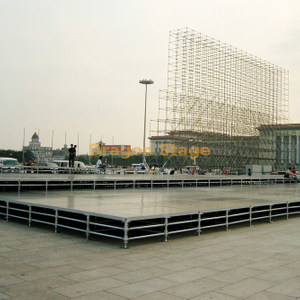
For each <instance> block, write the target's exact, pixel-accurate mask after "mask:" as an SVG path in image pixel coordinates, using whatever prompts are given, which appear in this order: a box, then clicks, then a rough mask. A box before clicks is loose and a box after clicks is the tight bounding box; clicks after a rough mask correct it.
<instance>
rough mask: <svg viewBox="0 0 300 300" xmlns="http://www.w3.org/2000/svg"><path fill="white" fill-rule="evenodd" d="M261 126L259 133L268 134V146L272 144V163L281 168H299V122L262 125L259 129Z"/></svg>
mask: <svg viewBox="0 0 300 300" xmlns="http://www.w3.org/2000/svg"><path fill="white" fill-rule="evenodd" d="M262 127H263V130H262V131H261V134H262V135H266V136H269V139H270V146H271V143H273V144H274V147H273V148H274V153H273V159H274V164H275V165H277V166H280V167H281V168H288V167H293V166H295V167H298V169H299V170H300V124H299V123H289V124H280V125H264V126H261V128H260V129H262ZM261 140H266V139H265V138H262V139H261ZM261 156H263V153H261Z"/></svg>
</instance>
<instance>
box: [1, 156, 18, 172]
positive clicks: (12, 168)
mask: <svg viewBox="0 0 300 300" xmlns="http://www.w3.org/2000/svg"><path fill="white" fill-rule="evenodd" d="M0 169H1V173H2V172H5V173H20V170H21V165H20V164H19V162H18V160H17V159H15V158H10V157H0Z"/></svg>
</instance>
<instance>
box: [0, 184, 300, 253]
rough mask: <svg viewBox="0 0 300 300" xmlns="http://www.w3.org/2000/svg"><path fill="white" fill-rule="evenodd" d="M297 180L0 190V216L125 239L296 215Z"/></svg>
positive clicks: (298, 203) (299, 199) (298, 199)
mask: <svg viewBox="0 0 300 300" xmlns="http://www.w3.org/2000/svg"><path fill="white" fill-rule="evenodd" d="M299 196H300V189H299V188H298V184H296V183H290V184H278V185H276V184H272V185H232V186H231V185H230V186H219V187H189V188H165V189H149V188H139V189H120V190H119V189H117V190H73V191H68V190H61V191H48V192H43V191H23V192H19V193H18V192H10V193H0V216H3V217H4V218H6V219H7V220H10V219H14V218H18V219H23V220H25V221H27V222H29V225H35V224H37V223H44V224H49V225H51V226H54V228H55V231H57V230H58V229H59V228H69V229H73V230H77V231H81V232H83V233H84V234H85V235H86V237H87V238H89V237H90V235H93V234H95V235H101V236H107V237H111V238H117V239H120V240H122V241H123V244H124V247H125V248H126V247H127V244H128V242H129V241H130V240H133V239H140V238H146V237H154V236H162V238H163V239H164V240H168V238H169V236H170V235H171V234H175V233H181V232H189V231H193V232H195V233H197V234H199V235H200V233H201V231H203V230H205V229H206V228H212V227H224V228H226V229H228V227H229V226H231V225H233V224H237V223H245V224H250V225H251V224H252V222H254V221H256V220H261V219H266V220H268V221H271V220H272V219H274V218H275V217H279V216H284V217H286V218H288V217H289V216H290V215H296V214H299V213H300V197H299Z"/></svg>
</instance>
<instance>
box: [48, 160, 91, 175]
mask: <svg viewBox="0 0 300 300" xmlns="http://www.w3.org/2000/svg"><path fill="white" fill-rule="evenodd" d="M53 163H55V164H57V165H58V173H69V170H67V169H68V168H69V161H68V160H65V159H63V160H53ZM72 170H73V171H72V172H73V173H86V171H87V168H86V165H85V164H84V163H83V162H82V161H78V160H76V161H75V162H74V168H72Z"/></svg>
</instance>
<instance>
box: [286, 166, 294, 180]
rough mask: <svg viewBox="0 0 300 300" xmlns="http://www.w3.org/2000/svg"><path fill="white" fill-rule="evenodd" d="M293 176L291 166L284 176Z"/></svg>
mask: <svg viewBox="0 0 300 300" xmlns="http://www.w3.org/2000/svg"><path fill="white" fill-rule="evenodd" d="M292 176H293V172H292V168H291V167H289V168H288V170H287V171H286V172H285V174H284V177H285V178H290V177H292Z"/></svg>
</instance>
